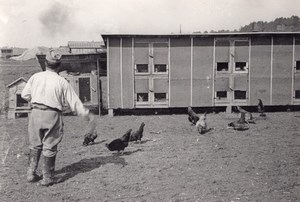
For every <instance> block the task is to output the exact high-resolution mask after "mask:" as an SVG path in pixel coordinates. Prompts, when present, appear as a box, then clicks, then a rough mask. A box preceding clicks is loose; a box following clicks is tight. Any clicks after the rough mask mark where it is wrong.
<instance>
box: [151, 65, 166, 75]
mask: <svg viewBox="0 0 300 202" xmlns="http://www.w3.org/2000/svg"><path fill="white" fill-rule="evenodd" d="M155 65H165V66H166V71H165V72H156V71H155ZM152 72H153V74H168V73H169V67H168V64H153V68H152Z"/></svg>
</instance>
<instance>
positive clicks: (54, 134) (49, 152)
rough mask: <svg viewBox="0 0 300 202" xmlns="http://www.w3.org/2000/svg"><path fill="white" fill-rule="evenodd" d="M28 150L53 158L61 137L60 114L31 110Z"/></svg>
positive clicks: (61, 122) (50, 111)
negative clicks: (38, 151)
mask: <svg viewBox="0 0 300 202" xmlns="http://www.w3.org/2000/svg"><path fill="white" fill-rule="evenodd" d="M28 133H29V149H33V150H42V152H43V155H44V156H46V157H52V156H55V155H56V153H57V146H58V144H59V143H60V142H61V140H62V137H63V121H62V114H61V112H57V111H52V110H40V109H32V111H31V114H30V117H29V124H28Z"/></svg>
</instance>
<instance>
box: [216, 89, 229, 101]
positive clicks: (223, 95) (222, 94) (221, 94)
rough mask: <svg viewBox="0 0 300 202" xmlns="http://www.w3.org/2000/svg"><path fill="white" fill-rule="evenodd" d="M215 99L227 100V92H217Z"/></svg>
mask: <svg viewBox="0 0 300 202" xmlns="http://www.w3.org/2000/svg"><path fill="white" fill-rule="evenodd" d="M216 97H217V99H219V100H224V99H227V91H217V92H216Z"/></svg>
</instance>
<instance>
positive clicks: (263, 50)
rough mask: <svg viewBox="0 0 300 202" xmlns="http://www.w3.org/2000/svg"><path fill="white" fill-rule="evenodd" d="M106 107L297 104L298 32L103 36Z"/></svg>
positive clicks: (299, 89)
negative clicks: (262, 103)
mask: <svg viewBox="0 0 300 202" xmlns="http://www.w3.org/2000/svg"><path fill="white" fill-rule="evenodd" d="M102 38H103V39H104V42H105V45H106V48H107V80H108V83H107V86H108V90H107V91H108V98H107V99H108V109H109V113H110V114H113V110H114V109H117V108H121V109H134V108H162V107H166V108H179V107H187V106H193V107H213V106H229V107H230V108H231V106H236V105H241V106H251V105H252V106H254V105H257V103H258V99H262V100H263V102H264V104H265V105H270V106H277V105H299V104H300V33H298V32H297V33H295V32H250V33H209V34H171V35H135V34H103V35H102Z"/></svg>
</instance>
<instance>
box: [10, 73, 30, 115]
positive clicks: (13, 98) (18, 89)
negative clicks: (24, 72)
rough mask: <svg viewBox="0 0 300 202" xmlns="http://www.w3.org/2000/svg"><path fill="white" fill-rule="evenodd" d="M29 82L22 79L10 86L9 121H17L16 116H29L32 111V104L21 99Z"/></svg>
mask: <svg viewBox="0 0 300 202" xmlns="http://www.w3.org/2000/svg"><path fill="white" fill-rule="evenodd" d="M26 83H27V81H26V80H25V79H24V78H23V77H20V78H18V79H17V80H15V81H14V82H12V83H10V84H8V85H7V86H6V87H7V88H8V89H9V90H8V114H7V117H8V118H9V119H15V118H16V116H20V115H24V114H26V115H28V113H30V111H31V106H30V103H28V102H27V101H26V100H24V99H23V98H22V97H21V93H22V90H23V89H24V87H25V85H26Z"/></svg>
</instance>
